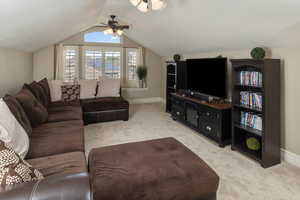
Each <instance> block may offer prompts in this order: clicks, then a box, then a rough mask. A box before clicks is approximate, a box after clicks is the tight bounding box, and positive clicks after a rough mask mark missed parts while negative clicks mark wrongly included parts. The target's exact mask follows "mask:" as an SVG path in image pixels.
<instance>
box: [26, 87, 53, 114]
mask: <svg viewBox="0 0 300 200" xmlns="http://www.w3.org/2000/svg"><path fill="white" fill-rule="evenodd" d="M26 86H27V87H28V89H29V90H30V91H31V92H32V94H33V95H34V96H35V98H36V99H37V100H39V102H40V103H41V104H42V105H43V106H45V108H47V107H48V103H49V102H48V99H47V98H48V97H47V94H46V92H45V90H44V89H43V87H42V86H41V85H40V84H38V83H37V82H35V81H33V82H32V83H30V84H29V85H26Z"/></svg>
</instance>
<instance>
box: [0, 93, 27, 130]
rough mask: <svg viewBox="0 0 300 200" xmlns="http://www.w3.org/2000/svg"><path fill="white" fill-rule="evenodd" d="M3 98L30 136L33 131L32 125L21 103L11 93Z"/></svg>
mask: <svg viewBox="0 0 300 200" xmlns="http://www.w3.org/2000/svg"><path fill="white" fill-rule="evenodd" d="M3 100H4V101H5V103H6V105H7V106H8V108H9V110H10V112H11V113H12V114H13V115H14V117H15V118H16V120H17V121H18V122H19V123H20V124H21V126H22V127H23V128H24V130H25V131H26V133H27V134H28V135H29V136H30V135H31V133H32V127H31V124H30V121H29V119H28V117H27V115H26V113H25V111H24V109H23V107H22V106H21V104H20V103H19V102H18V101H17V99H16V98H15V97H13V96H11V95H5V97H3Z"/></svg>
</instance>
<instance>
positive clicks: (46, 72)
mask: <svg viewBox="0 0 300 200" xmlns="http://www.w3.org/2000/svg"><path fill="white" fill-rule="evenodd" d="M45 77H47V78H48V79H49V80H53V79H54V45H52V46H49V47H46V48H43V49H40V50H38V51H36V52H35V53H34V54H33V79H34V80H41V79H43V78H45Z"/></svg>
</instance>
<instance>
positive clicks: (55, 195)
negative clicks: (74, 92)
mask: <svg viewBox="0 0 300 200" xmlns="http://www.w3.org/2000/svg"><path fill="white" fill-rule="evenodd" d="M43 81H45V80H42V81H41V82H40V83H39V84H40V85H43ZM44 84H45V82H44ZM45 87H47V85H46V86H45ZM30 89H31V90H32V89H33V88H30ZM24 90H26V91H24ZM28 90H29V88H28V86H24V88H23V89H22V90H21V91H20V92H19V93H18V94H17V95H15V96H10V95H6V96H5V97H4V98H3V99H4V101H5V102H6V103H7V105H8V107H9V109H10V110H11V111H12V113H13V114H14V116H15V117H16V119H17V120H18V121H19V122H20V124H21V125H22V126H23V127H24V129H25V130H26V132H27V133H28V135H29V139H30V149H29V152H28V154H27V157H26V159H25V160H26V161H27V162H28V163H30V164H31V165H32V166H33V167H35V168H37V169H38V170H40V172H41V173H42V174H43V175H44V177H45V178H44V179H43V180H41V181H38V182H32V183H24V184H19V185H15V186H13V187H10V188H6V189H5V190H4V191H2V192H0V199H6V200H17V199H25V200H27V199H28V200H29V199H38V200H43V199H45V200H46V199H47V200H54V199H61V200H65V199H66V200H69V199H72V200H85V199H91V195H90V185H89V175H88V170H87V163H86V157H85V152H84V125H83V120H82V109H81V106H80V103H79V102H73V103H68V104H66V103H63V102H55V103H51V102H50V96H49V95H50V94H49V95H48V96H46V98H47V99H46V102H42V101H41V100H40V99H39V98H41V97H40V96H38V95H37V94H35V95H33V96H34V97H35V99H33V100H32V99H29V96H30V94H29V95H28V94H27V93H28ZM32 93H33V94H34V92H32ZM39 103H40V104H43V106H44V108H46V112H47V116H46V117H47V119H46V121H43V118H44V116H43V115H45V114H44V111H43V110H42V109H41V108H42V107H41V105H40V104H39ZM25 104H26V105H25ZM24 106H25V107H26V108H25V107H24ZM30 109H31V111H32V112H36V113H39V114H41V117H40V119H39V120H40V122H39V123H40V124H32V123H31V120H30V119H28V118H31V119H32V118H33V116H31V115H33V114H32V113H30V112H29V111H30ZM28 116H29V117H28ZM41 121H43V122H41Z"/></svg>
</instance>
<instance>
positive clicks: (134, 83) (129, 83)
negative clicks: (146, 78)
mask: <svg viewBox="0 0 300 200" xmlns="http://www.w3.org/2000/svg"><path fill="white" fill-rule="evenodd" d="M131 51H134V52H136V56H137V57H136V68H137V67H138V66H139V65H140V63H141V58H140V57H141V56H140V49H139V48H126V50H125V54H126V61H125V62H126V67H125V71H126V80H125V81H126V85H127V87H130V88H135V87H137V84H138V77H137V75H136V78H135V79H134V80H130V79H129V78H130V77H129V70H130V69H129V53H130V52H131ZM135 73H136V71H135Z"/></svg>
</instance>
